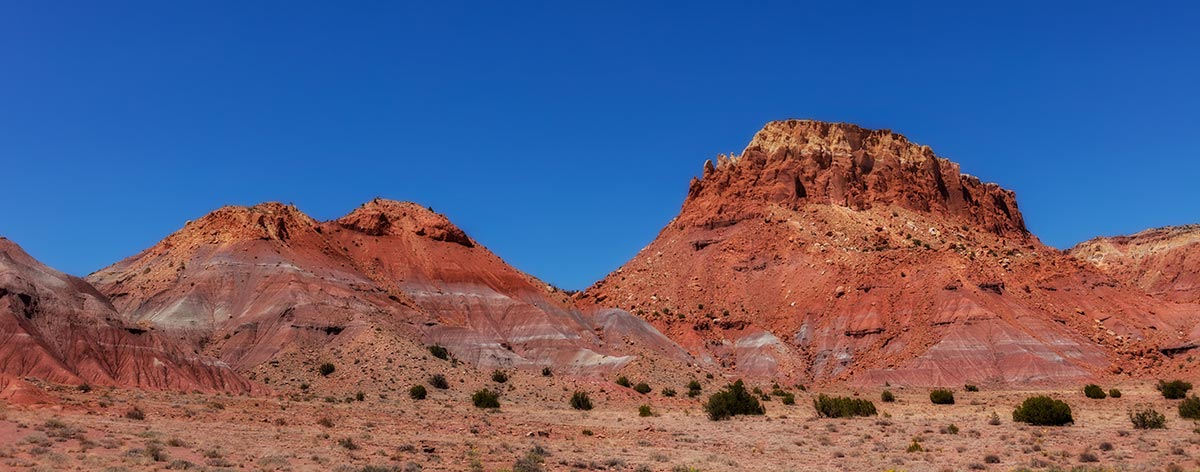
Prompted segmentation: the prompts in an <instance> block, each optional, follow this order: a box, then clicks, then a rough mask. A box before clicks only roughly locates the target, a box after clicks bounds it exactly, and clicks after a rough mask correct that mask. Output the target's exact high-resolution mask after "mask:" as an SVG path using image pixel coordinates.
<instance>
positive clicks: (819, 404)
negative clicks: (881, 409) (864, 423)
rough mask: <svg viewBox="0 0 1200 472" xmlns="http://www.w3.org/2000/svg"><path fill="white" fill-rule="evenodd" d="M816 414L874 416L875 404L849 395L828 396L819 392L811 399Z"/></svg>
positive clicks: (841, 416) (842, 416)
mask: <svg viewBox="0 0 1200 472" xmlns="http://www.w3.org/2000/svg"><path fill="white" fill-rule="evenodd" d="M813 408H816V410H817V416H821V417H824V418H849V417H852V416H875V414H876V411H875V404H874V403H871V401H870V400H865V399H861V398H850V397H830V396H828V395H825V394H823V393H822V394H820V395H818V396H817V398H816V399H815V400H813Z"/></svg>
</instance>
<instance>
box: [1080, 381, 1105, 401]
mask: <svg viewBox="0 0 1200 472" xmlns="http://www.w3.org/2000/svg"><path fill="white" fill-rule="evenodd" d="M1083 395H1084V396H1086V397H1088V398H1094V399H1097V400H1099V399H1102V398H1104V397H1105V396H1106V395H1105V393H1104V389H1102V388H1100V386H1099V385H1096V384H1087V385H1086V386H1084V387H1083Z"/></svg>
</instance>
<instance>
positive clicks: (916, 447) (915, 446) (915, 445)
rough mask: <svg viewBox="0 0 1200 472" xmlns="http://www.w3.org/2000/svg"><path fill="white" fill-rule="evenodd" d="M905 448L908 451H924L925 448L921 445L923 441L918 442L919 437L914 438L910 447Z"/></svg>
mask: <svg viewBox="0 0 1200 472" xmlns="http://www.w3.org/2000/svg"><path fill="white" fill-rule="evenodd" d="M905 450H906V451H908V452H922V451H924V450H925V448H923V447H921V443H920V442H917V438H913V440H912V444H909V445H908V449H905Z"/></svg>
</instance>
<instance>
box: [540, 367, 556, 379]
mask: <svg viewBox="0 0 1200 472" xmlns="http://www.w3.org/2000/svg"><path fill="white" fill-rule="evenodd" d="M551 375H554V372H552V371H550V368H549V367H542V377H549V376H551Z"/></svg>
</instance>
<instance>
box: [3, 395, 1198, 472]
mask: <svg viewBox="0 0 1200 472" xmlns="http://www.w3.org/2000/svg"><path fill="white" fill-rule="evenodd" d="M494 387H499V389H500V390H501V391H502V395H501V397H500V402H501V408H500V409H499V410H485V409H479V408H475V407H474V406H473V405H472V403H471V400H470V396H471V393H472V392H471V390H470V388H468V387H466V386H463V385H452V386H451V387H450V389H447V390H438V389H434V388H432V387H429V388H428V391H429V397H428V398H427V399H425V400H421V401H417V400H413V399H411V398H410V397H409V395H408V394H407V392H403V393H398V392H397V393H393V394H388V395H386V396H380V395H370V394H369V395H366V396H365V397H364V399H363V400H362V401H358V400H355V399H354V398H353V397H351V398H332V397H329V398H326V397H323V396H319V395H313V396H310V397H306V398H300V397H295V396H293V397H291V398H286V397H266V398H262V397H260V398H252V397H231V396H223V395H202V394H170V393H146V392H139V391H127V390H105V389H95V390H92V391H90V392H86V393H85V392H80V391H78V390H76V389H68V388H65V387H62V388H58V389H55V390H56V391H54V392H52V393H53V394H54V395H56V396H58V397H59V398H60V399H61V402H60V404H58V405H54V406H37V407H26V406H16V405H5V404H3V403H0V469H4V470H10V469H16V470H113V471H117V470H173V469H177V470H296V471H305V470H338V471H372V470H399V471H415V470H427V471H428V470H487V471H493V470H627V471H641V470H651V471H692V470H697V471H721V470H769V471H789V470H795V471H801V470H822V471H823V470H876V471H882V470H905V471H926V470H931V471H941V470H1020V469H1032V470H1055V469H1061V470H1072V469H1078V470H1131V471H1140V470H1148V471H1149V470H1154V471H1159V470H1200V429H1198V427H1200V425H1197V424H1196V423H1194V422H1192V421H1189V420H1184V419H1181V418H1179V416H1178V412H1177V406H1176V405H1177V402H1176V401H1170V400H1165V399H1163V398H1162V397H1161V395H1159V393H1158V392H1156V391H1155V390H1154V389H1153V387H1152V386H1151V385H1150V384H1149V383H1145V384H1137V385H1134V384H1129V385H1120V386H1118V387H1120V388H1121V390H1122V391H1123V393H1124V395H1123V396H1122V397H1121V398H1116V399H1114V398H1108V399H1104V400H1092V399H1087V398H1085V397H1084V396H1083V394H1082V393H1081V392H1077V391H1067V390H1060V391H1048V392H1041V393H1048V394H1050V395H1051V396H1054V397H1057V398H1060V399H1063V400H1066V401H1067V402H1068V403H1069V404H1070V405H1071V407H1072V410H1073V413H1074V417H1075V421H1076V422H1075V424H1074V425H1072V426H1065V427H1033V426H1027V425H1023V424H1019V423H1014V422H1013V421H1012V420H1011V414H1012V410H1013V408H1014V406H1016V405H1017V404H1018V403H1020V401H1021V400H1022V399H1024V398H1025V397H1027V396H1029V395H1031V394H1032V392H1018V391H989V390H988V389H986V388H985V389H983V391H981V392H965V391H962V389H959V390H958V391H957V392H956V400H957V402H956V404H954V405H933V404H931V403H930V401H929V397H928V390H926V389H911V388H910V389H905V388H895V387H893V388H891V391H893V392H894V393H895V394H896V397H897V401H896V402H895V403H882V402H880V401H879V396H880V392H881V390H882V389H859V390H857V391H850V390H833V391H824V392H822V393H834V394H845V395H854V394H857V395H860V396H861V398H867V399H871V400H873V401H875V404H876V406H877V407H878V409H879V415H878V416H876V417H870V418H855V419H825V418H818V417H816V414H815V411H814V409H813V406H812V398H813V397H814V396H815V395H816V393H817V392H804V391H799V390H792V391H793V392H794V393H795V395H796V403H795V405H790V406H788V405H783V404H782V402H781V400H780V397H773V398H772V399H771V400H770V401H767V402H764V403H763V404H764V406H765V407H766V412H767V413H766V415H764V416H749V417H746V416H739V417H734V418H733V419H732V420H728V421H710V420H709V419H708V418H707V416H706V415H705V413H704V409H703V405H702V403H701V402H702V400H703V399H705V398H707V396H708V395H709V394H710V393H712V392H713V391H714V389H715V384H710V385H706V386H705V391H704V393H703V394H702V395H699V396H697V397H696V398H688V396H687V395H685V393H686V392H687V388H686V387H685V386H684V385H673V386H670V387H672V388H674V389H675V390H676V391H678V392H679V394H678V395H677V396H675V397H666V396H664V395H663V394H662V392H661V388H662V387H667V386H665V385H662V386H654V390H653V391H652V392H651V393H650V394H647V395H639V394H637V393H634V392H633V391H632V390H629V389H626V388H623V387H620V386H617V385H614V384H611V383H608V382H607V381H598V380H579V379H572V380H566V379H563V380H547V381H539V380H536V379H528V380H527V379H524V378H515V379H513V380H512V381H510V382H508V383H506V384H504V385H494ZM759 387H761V388H762V389H764V390H767V391H769V390H770V386H769V385H762V386H759ZM1108 387H1110V386H1105V388H1108ZM471 388H473V387H471ZM576 389H580V390H587V391H589V392H591V393H590V396H591V400H592V402H593V403H594V404H595V409H593V410H590V411H577V410H573V409H571V407H570V406H569V398H570V397H571V394H572V392H573V391H574V390H576ZM643 404H645V405H649V406H650V409H651V411H652V416H649V417H641V416H639V411H638V410H639V408H638V407H639V406H641V405H643ZM1144 405H1149V406H1152V407H1153V408H1155V409H1156V410H1158V411H1160V412H1162V413H1164V414H1165V415H1166V417H1167V427H1166V428H1165V429H1158V430H1136V429H1134V428H1133V427H1132V425H1131V423H1130V421H1129V418H1128V411H1129V410H1130V409H1132V408H1134V407H1135V406H1144ZM135 409H137V410H140V411H141V412H143V413H144V419H137V418H136V416H137V415H136V414H133V415H130V414H129V413H130V412H131V411H134V410H135ZM993 412H995V413H996V414H997V415H998V416H999V422H998V423H999V424H990V423H991V422H992V421H990V419H991V414H992V413H993ZM130 416H133V417H132V418H131V417H130ZM950 425H954V426H955V427H956V428H957V433H954V432H952V431H951V430H952V429H953V428H950ZM914 440H915V441H916V443H917V444H919V445H920V449H921V450H920V451H915V452H909V451H908V449H909V448H910V446H912V445H913V443H914Z"/></svg>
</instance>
